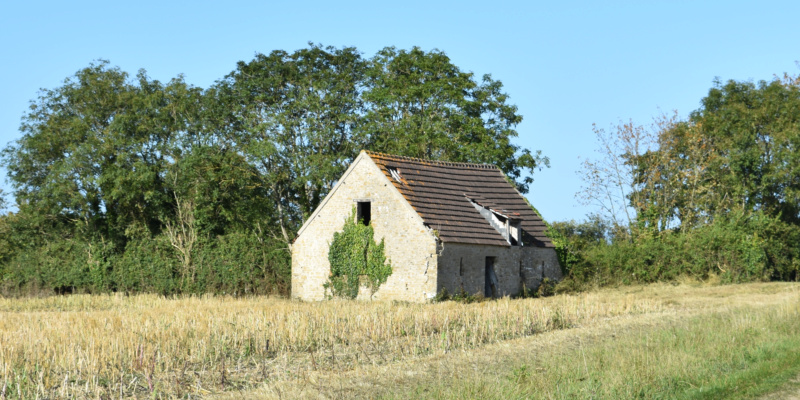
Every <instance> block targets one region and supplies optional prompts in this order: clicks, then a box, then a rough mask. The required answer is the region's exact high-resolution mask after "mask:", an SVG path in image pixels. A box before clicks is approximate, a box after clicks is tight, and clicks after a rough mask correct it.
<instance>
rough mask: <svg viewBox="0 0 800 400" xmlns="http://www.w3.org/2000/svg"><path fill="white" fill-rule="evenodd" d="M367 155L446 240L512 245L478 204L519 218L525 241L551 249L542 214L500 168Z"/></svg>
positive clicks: (440, 236) (431, 226)
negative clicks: (481, 210)
mask: <svg viewBox="0 0 800 400" xmlns="http://www.w3.org/2000/svg"><path fill="white" fill-rule="evenodd" d="M366 153H367V155H368V156H369V157H370V158H371V159H372V160H373V161H374V162H375V164H377V165H378V167H380V169H381V171H382V172H383V173H384V174H385V175H386V177H387V178H388V179H389V181H390V182H392V184H393V185H394V186H395V188H397V190H398V191H399V192H400V194H402V195H403V197H404V198H405V199H406V200H407V201H408V202H409V204H411V206H412V207H413V208H414V210H416V211H417V213H418V214H419V216H420V217H422V219H423V221H425V224H426V225H427V226H428V227H430V228H431V229H435V230H436V231H437V232H438V233H439V239H441V240H442V241H443V242H445V243H447V242H450V243H468V244H488V245H495V246H509V243H508V241H506V239H505V238H504V237H503V236H502V235H501V234H500V232H498V231H497V230H496V229H495V228H493V227H492V226H491V225H490V224H489V223H487V221H486V219H485V218H484V217H483V216H482V215H481V214H480V213H479V212H478V211H476V210H475V207H474V206H473V205H472V202H475V203H477V204H479V205H481V206H482V207H485V208H487V209H489V210H491V211H492V212H495V213H497V214H500V215H502V216H504V217H506V218H510V219H512V220H521V227H522V230H523V237H522V242H523V245H526V246H537V247H553V244H552V242H551V241H550V239H549V238H548V237H547V236H545V235H544V230H545V228H546V227H545V224H544V221H542V218H541V217H540V216H539V215H538V214H536V212H535V211H533V209H532V208H531V207H530V206H529V205H528V203H527V202H526V201H525V198H523V197H522V195H521V194H520V193H519V192H518V191H517V190H516V189H515V188H514V187H513V186H512V185H511V184H509V183H508V182H507V181H506V179H505V175H503V172H502V171H500V169H499V168H497V167H495V166H493V165H488V164H467V163H451V162H443V161H430V160H422V159H418V158H409V157H400V156H393V155H388V154H383V153H373V152H370V151H366Z"/></svg>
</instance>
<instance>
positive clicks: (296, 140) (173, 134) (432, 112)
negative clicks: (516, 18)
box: [0, 44, 547, 295]
mask: <svg viewBox="0 0 800 400" xmlns="http://www.w3.org/2000/svg"><path fill="white" fill-rule="evenodd" d="M521 120H522V117H521V116H520V115H519V114H518V111H517V108H516V106H514V105H513V104H510V103H509V102H508V96H507V94H505V93H504V92H503V86H502V83H501V82H500V81H497V80H494V79H492V78H491V76H489V75H485V76H483V77H481V78H480V79H478V78H476V77H475V76H474V75H473V74H472V73H469V72H465V71H462V70H461V69H460V68H458V67H457V66H456V65H454V64H453V63H452V61H451V60H450V59H449V58H448V57H447V55H446V54H445V53H444V52H441V51H438V50H433V51H423V50H421V49H419V48H412V49H410V50H403V49H396V48H393V47H387V48H384V49H382V50H380V51H378V52H377V53H376V54H375V55H374V56H372V57H365V56H363V55H362V53H360V52H359V51H358V50H357V49H355V48H352V47H343V48H335V47H323V46H321V45H315V44H310V45H309V46H308V47H307V48H303V49H300V50H297V51H294V52H286V51H281V50H276V51H273V52H271V53H269V54H257V55H256V56H255V57H254V58H253V59H252V60H250V61H248V62H244V61H240V62H238V63H236V65H235V68H234V69H233V71H231V72H230V73H229V74H228V75H226V76H225V77H223V78H221V79H219V80H218V81H217V82H215V83H214V84H213V85H211V86H210V87H208V88H199V87H195V86H192V85H190V84H188V83H187V82H186V81H185V80H184V78H183V77H182V76H178V77H176V78H174V79H172V80H170V81H169V82H160V81H158V80H154V79H152V78H150V77H149V76H148V75H147V73H146V71H144V70H140V71H139V72H138V73H137V74H136V75H135V76H131V75H130V74H128V73H127V72H125V71H122V70H120V69H119V68H118V67H113V66H111V65H110V63H109V62H107V61H97V62H94V63H91V64H90V65H89V66H88V67H86V68H84V69H81V70H80V71H78V72H76V73H75V74H74V75H73V76H70V77H68V78H67V79H66V80H65V81H64V82H63V84H62V85H61V86H59V87H57V88H54V89H46V90H42V91H41V92H40V93H39V95H38V97H37V98H36V99H34V100H32V101H31V103H30V107H29V110H28V111H27V113H26V114H25V116H24V117H23V120H22V124H21V126H20V133H21V137H20V139H18V140H16V141H14V142H12V143H10V144H9V145H8V146H7V147H6V148H5V149H4V150H3V151H2V156H1V158H0V160H1V161H0V162H2V165H3V166H5V168H6V169H7V170H8V179H9V181H10V182H11V184H12V186H13V190H14V192H13V196H14V198H15V200H16V209H17V211H15V212H13V213H8V214H7V215H4V216H2V217H0V294H6V295H15V294H34V293H67V292H92V293H98V292H111V291H122V292H126V293H135V292H144V291H146V292H157V293H163V294H173V293H204V292H211V293H231V294H263V293H281V294H286V293H288V291H289V284H290V282H289V280H290V257H291V253H290V249H291V245H292V240H293V239H294V236H295V232H296V231H297V230H298V229H299V227H300V226H301V225H302V223H303V222H304V220H305V218H307V217H308V216H309V215H310V213H311V212H312V211H313V210H314V208H315V207H316V206H317V205H318V204H319V202H320V201H321V200H322V199H323V198H324V196H325V195H326V194H327V193H328V191H329V190H330V189H331V188H332V186H333V184H334V182H335V180H336V179H338V177H339V176H340V175H341V174H342V173H343V172H344V170H345V168H346V167H347V165H348V164H349V163H350V162H351V161H352V160H353V159H354V158H355V156H357V154H358V152H359V151H360V150H361V149H369V150H373V151H379V152H386V153H392V154H398V155H404V156H410V157H422V158H430V159H437V160H447V161H455V162H477V163H491V164H495V165H497V166H499V167H500V168H501V169H502V170H503V171H504V172H505V173H506V174H507V175H508V177H509V178H510V179H511V180H512V181H513V182H514V184H515V185H516V186H517V188H518V189H519V190H520V191H521V192H523V193H525V192H526V191H527V189H528V186H529V185H530V183H531V182H532V178H531V174H532V173H533V172H534V170H535V169H537V168H540V167H542V166H544V165H546V164H547V159H546V158H545V157H543V156H541V154H540V153H539V152H532V151H530V150H528V149H524V148H521V147H519V146H518V145H516V144H514V142H513V138H514V137H516V136H517V135H518V133H517V131H516V130H515V129H516V126H517V125H518V124H519V123H520V121H521Z"/></svg>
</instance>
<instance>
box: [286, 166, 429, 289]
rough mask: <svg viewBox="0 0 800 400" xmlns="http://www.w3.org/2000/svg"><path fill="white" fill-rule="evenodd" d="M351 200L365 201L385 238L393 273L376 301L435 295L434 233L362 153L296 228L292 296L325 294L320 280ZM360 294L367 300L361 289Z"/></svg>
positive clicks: (327, 271)
mask: <svg viewBox="0 0 800 400" xmlns="http://www.w3.org/2000/svg"><path fill="white" fill-rule="evenodd" d="M356 200H369V201H370V202H371V211H372V227H373V229H374V231H375V240H376V241H380V240H381V238H385V245H386V247H385V254H386V258H388V259H389V260H390V261H391V264H392V270H393V271H392V275H390V276H389V279H388V280H387V281H386V283H385V284H383V285H381V287H380V289H378V291H377V292H376V293H375V295H374V296H373V298H375V299H392V300H404V301H426V300H428V299H430V298H433V296H435V295H436V277H437V267H438V261H437V254H436V238H435V236H434V233H433V231H431V230H430V229H428V228H427V227H425V225H424V224H423V221H422V218H420V217H419V215H418V214H417V213H416V212H415V211H414V209H413V208H411V206H410V205H409V204H408V202H406V200H405V199H404V198H403V196H402V195H401V194H400V193H399V192H398V191H397V189H395V188H394V186H393V185H392V184H391V182H389V180H388V179H387V178H386V176H385V175H384V174H383V173H382V172H381V170H380V168H378V166H377V165H375V163H374V162H373V161H372V160H371V159H370V158H369V156H367V155H366V154H365V153H362V154H361V155H359V156H358V157H357V158H356V160H355V161H353V164H352V165H351V166H350V168H348V170H347V172H346V173H345V174H344V175H343V176H342V178H341V179H340V181H339V182H338V183H337V185H336V186H335V187H334V189H333V190H332V191H331V193H329V194H328V196H327V197H326V198H325V200H323V202H322V203H321V204H320V206H319V207H318V208H317V210H316V211H315V212H314V214H312V215H311V217H309V220H308V221H307V222H306V224H305V225H304V226H303V228H301V230H300V232H299V236H298V238H297V240H295V242H294V244H293V246H292V297H293V298H298V299H302V300H322V299H324V298H325V289H324V288H323V286H322V285H323V284H324V283H325V282H327V280H328V276H329V275H330V263H329V262H328V247H329V246H330V242H331V241H332V240H333V233H334V232H338V231H341V230H342V227H343V226H344V221H345V219H346V218H347V217H349V216H350V213H351V212H352V210H353V207H355V205H356ZM359 298H369V293H368V292H367V291H364V290H362V291H361V294H360V295H359Z"/></svg>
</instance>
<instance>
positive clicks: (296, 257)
mask: <svg viewBox="0 0 800 400" xmlns="http://www.w3.org/2000/svg"><path fill="white" fill-rule="evenodd" d="M353 210H356V212H357V214H358V220H360V221H362V222H363V223H365V224H371V225H372V227H373V230H374V235H375V240H376V241H380V240H381V239H384V241H385V255H386V258H387V259H388V260H389V261H390V262H391V265H392V274H391V275H390V276H389V277H388V280H387V281H386V283H384V284H383V285H381V286H380V288H379V289H378V290H377V292H375V294H374V295H373V296H372V297H373V298H375V299H389V300H403V301H415V302H423V301H427V300H429V299H432V298H433V297H434V296H436V294H437V293H438V292H440V291H442V290H447V292H448V293H451V294H452V293H461V292H462V291H464V292H466V293H469V294H477V293H482V294H484V295H485V296H487V297H501V296H509V295H511V296H513V295H517V294H519V293H521V291H522V288H523V285H525V287H526V288H528V289H529V290H534V289H536V288H538V286H539V285H540V283H541V282H542V279H543V278H545V277H546V278H549V279H551V280H559V279H561V277H562V272H561V268H560V266H559V263H558V258H557V256H556V252H555V250H554V248H553V244H552V243H551V242H550V239H549V238H547V237H546V236H545V235H544V230H545V224H544V222H543V221H542V218H541V217H540V216H539V215H538V214H537V213H536V212H535V211H534V210H533V209H532V208H531V207H530V205H528V203H527V201H526V200H525V199H524V198H523V197H522V195H521V194H520V193H519V192H518V191H517V190H516V189H515V188H514V186H512V185H511V184H509V183H508V182H507V181H506V178H505V175H504V174H503V172H502V171H500V169H498V168H497V167H495V166H493V165H486V164H466V163H450V162H440V161H429V160H422V159H416V158H408V157H399V156H393V155H387V154H381V153H373V152H368V151H362V152H361V154H359V156H358V157H357V158H356V159H355V160H354V161H353V163H352V164H351V165H350V167H348V169H347V171H346V172H345V173H344V175H343V176H342V177H341V179H339V181H338V182H337V183H336V185H335V186H334V187H333V189H332V190H331V192H330V193H329V194H328V196H327V197H325V199H324V200H323V201H322V203H321V204H320V205H319V207H318V208H317V209H316V210H315V211H314V213H313V214H311V216H310V217H309V218H308V220H307V221H306V223H305V224H304V225H303V226H302V228H300V231H299V232H298V236H297V238H296V239H295V242H294V245H293V246H292V297H293V298H298V299H302V300H322V299H324V298H325V297H326V289H325V288H324V287H323V284H324V283H325V282H327V281H328V279H329V275H330V263H329V262H328V248H329V246H330V243H331V240H332V239H333V234H334V232H338V231H341V230H342V229H343V226H344V222H345V219H347V218H348V217H349V216H351V214H352V212H353ZM369 297H370V294H369V292H368V291H366V290H363V291H362V292H361V294H359V298H369Z"/></svg>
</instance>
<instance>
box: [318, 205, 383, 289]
mask: <svg viewBox="0 0 800 400" xmlns="http://www.w3.org/2000/svg"><path fill="white" fill-rule="evenodd" d="M328 261H330V264H331V274H330V278H329V279H328V282H327V283H325V285H324V286H325V288H326V289H328V290H330V291H331V294H333V295H334V296H338V297H344V298H350V299H355V298H356V296H358V290H359V288H360V287H361V286H366V287H368V288H369V289H370V293H371V294H375V292H376V291H377V290H378V288H379V287H380V286H381V285H382V284H384V283H385V282H386V279H388V278H389V275H391V274H392V265H391V262H389V261H388V260H387V259H386V255H385V254H384V243H383V239H381V241H380V243H376V242H375V240H374V232H373V229H372V226H365V225H364V224H362V223H359V221H356V209H355V207H354V208H353V211H352V213H351V214H350V217H348V218H347V220H346V221H345V223H344V228H343V229H342V231H341V232H335V233H334V234H333V241H332V242H331V245H330V248H329V249H328Z"/></svg>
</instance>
